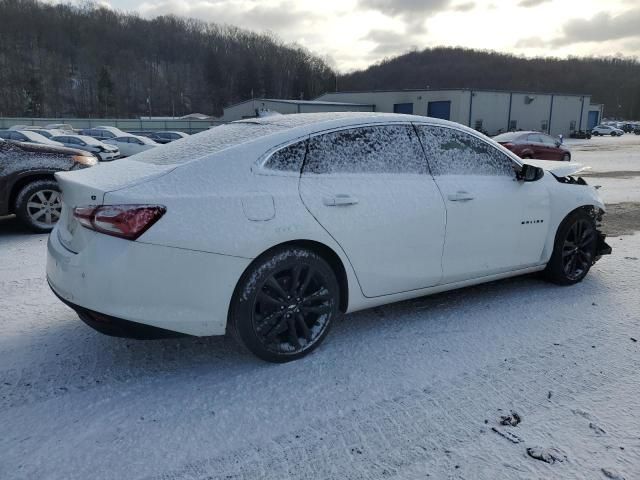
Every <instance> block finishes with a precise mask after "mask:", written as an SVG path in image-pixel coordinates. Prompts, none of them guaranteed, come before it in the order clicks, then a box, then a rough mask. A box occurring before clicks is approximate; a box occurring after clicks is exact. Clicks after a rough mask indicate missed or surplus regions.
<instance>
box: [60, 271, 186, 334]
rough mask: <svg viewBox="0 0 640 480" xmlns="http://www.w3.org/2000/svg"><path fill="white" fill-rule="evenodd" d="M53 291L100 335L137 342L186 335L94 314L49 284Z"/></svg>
mask: <svg viewBox="0 0 640 480" xmlns="http://www.w3.org/2000/svg"><path fill="white" fill-rule="evenodd" d="M49 287H50V288H51V291H52V292H53V293H54V295H55V296H56V297H58V298H59V299H60V301H61V302H62V303H64V304H65V305H67V306H68V307H69V308H71V309H72V310H75V312H76V313H77V314H78V317H80V320H82V321H83V322H84V323H86V324H87V325H89V326H90V327H91V328H93V329H94V330H97V331H98V332H100V333H103V334H105V335H109V336H110V337H121V338H135V339H136V340H155V339H160V338H178V337H182V336H185V334H182V333H178V332H173V331H171V330H165V329H163V328H158V327H152V326H150V325H144V324H142V323H137V322H130V321H129V320H124V319H122V318H116V317H112V316H110V315H105V314H103V313H98V312H94V311H92V310H89V309H87V308H84V307H81V306H79V305H75V304H73V303H71V302H69V301H67V300H65V299H64V298H62V297H61V296H60V295H58V293H57V292H56V291H55V289H54V288H53V287H52V286H51V283H49Z"/></svg>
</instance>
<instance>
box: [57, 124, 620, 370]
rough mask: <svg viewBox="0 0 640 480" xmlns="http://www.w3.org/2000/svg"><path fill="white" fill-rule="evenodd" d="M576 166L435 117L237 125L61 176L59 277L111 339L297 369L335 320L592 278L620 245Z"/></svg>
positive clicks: (62, 293)
mask: <svg viewBox="0 0 640 480" xmlns="http://www.w3.org/2000/svg"><path fill="white" fill-rule="evenodd" d="M579 170H580V167H579V165H577V164H574V163H566V162H562V163H558V162H553V161H542V160H530V161H527V162H526V163H524V161H523V160H521V159H520V158H518V157H517V156H516V155H514V154H513V153H511V152H510V151H509V150H507V149H505V148H503V147H501V146H500V145H499V144H497V143H495V142H494V141H492V140H490V139H488V138H487V137H485V136H483V135H481V134H479V133H477V132H475V131H473V130H471V129H469V128H466V127H463V126H461V125H458V124H455V123H451V122H447V121H444V120H438V119H432V118H427V117H418V116H409V115H399V114H378V113H323V114H298V115H287V116H271V117H266V118H260V119H248V120H242V121H238V122H233V123H230V124H227V125H222V126H219V127H216V128H214V129H211V130H207V131H205V132H203V133H200V134H198V135H194V136H191V137H189V138H186V139H183V140H178V141H176V142H173V143H170V144H168V145H166V146H165V147H163V148H156V149H152V150H148V151H146V152H142V153H140V154H138V155H136V156H135V157H133V158H131V159H129V160H123V161H119V162H114V163H109V164H100V165H99V166H97V167H94V168H91V169H87V170H83V171H78V172H73V173H59V174H57V175H56V177H57V179H58V181H59V183H60V185H61V188H62V191H63V210H62V219H61V221H60V222H58V224H57V226H56V228H55V229H54V231H53V232H52V234H51V235H50V237H49V242H48V262H47V278H48V281H49V284H50V285H51V288H52V289H53V291H54V292H55V293H56V294H57V295H58V297H60V299H61V300H62V301H64V302H65V303H67V304H68V305H69V306H71V307H72V308H73V309H74V310H75V311H76V312H77V313H78V315H79V317H80V318H81V319H82V320H83V321H84V322H86V323H87V324H89V325H90V326H92V327H94V328H95V329H97V330H99V331H101V332H103V333H106V334H110V335H115V336H128V337H134V338H153V337H163V336H172V335H175V334H187V335H196V336H206V335H221V334H224V333H225V332H227V331H228V332H230V333H232V334H233V335H234V336H235V337H236V338H237V339H239V340H240V341H241V343H243V344H244V345H245V346H246V347H247V348H248V349H249V350H250V351H252V352H253V353H254V354H256V355H257V356H259V357H261V358H262V359H265V360H268V361H274V362H284V361H288V360H293V359H296V358H299V357H301V356H303V355H305V354H307V353H309V352H310V351H312V350H313V349H314V348H316V347H317V346H318V345H319V344H320V343H321V342H322V341H323V339H324V338H325V337H326V335H327V333H328V332H329V329H330V327H331V324H332V323H333V322H334V320H335V318H336V316H337V315H339V313H340V312H352V311H356V310H361V309H364V308H368V307H374V306H377V305H382V304H387V303H390V302H396V301H399V300H405V299H409V298H413V297H419V296H424V295H429V294H432V293H436V292H441V291H445V290H452V289H455V288H460V287H465V286H469V285H474V284H478V283H483V282H489V281H493V280H496V279H501V278H506V277H512V276H516V275H522V274H527V273H531V272H540V271H542V272H544V274H545V275H546V277H547V278H548V279H549V280H551V281H553V282H555V283H557V284H560V285H569V284H574V283H576V282H579V281H581V280H582V279H583V278H584V277H585V275H587V272H588V271H589V269H590V267H591V266H592V264H593V263H594V262H595V261H596V260H598V259H599V258H600V256H601V255H603V254H606V253H609V252H610V250H611V249H610V248H609V247H608V246H607V244H606V243H605V241H604V235H603V234H602V233H601V232H600V231H599V221H600V219H601V216H602V214H603V211H604V205H603V203H602V200H601V199H600V198H599V196H598V195H597V193H596V190H595V189H594V188H592V187H590V186H588V185H587V184H586V183H585V182H584V180H582V179H581V178H579V177H575V176H574V174H575V173H577V172H578V171H579Z"/></svg>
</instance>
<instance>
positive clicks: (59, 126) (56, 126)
mask: <svg viewBox="0 0 640 480" xmlns="http://www.w3.org/2000/svg"><path fill="white" fill-rule="evenodd" d="M45 128H46V129H47V130H62V132H63V133H76V132H75V130H74V129H73V127H72V126H71V125H69V124H68V123H50V124H48V125H46V126H45Z"/></svg>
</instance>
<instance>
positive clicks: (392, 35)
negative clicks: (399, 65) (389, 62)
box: [361, 29, 418, 57]
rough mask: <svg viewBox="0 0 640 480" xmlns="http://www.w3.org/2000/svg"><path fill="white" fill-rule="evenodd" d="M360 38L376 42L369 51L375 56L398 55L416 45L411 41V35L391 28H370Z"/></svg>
mask: <svg viewBox="0 0 640 480" xmlns="http://www.w3.org/2000/svg"><path fill="white" fill-rule="evenodd" d="M361 40H368V41H370V42H373V43H375V44H376V46H375V47H374V48H373V49H372V50H371V51H370V53H371V54H372V55H374V56H376V57H380V56H384V57H388V56H391V55H398V54H400V53H404V52H406V51H408V50H416V49H417V48H418V47H417V45H415V44H413V43H411V37H408V36H407V35H405V34H403V33H398V32H394V31H391V30H378V29H374V30H371V31H370V32H369V33H368V34H367V35H365V36H364V37H362V38H361Z"/></svg>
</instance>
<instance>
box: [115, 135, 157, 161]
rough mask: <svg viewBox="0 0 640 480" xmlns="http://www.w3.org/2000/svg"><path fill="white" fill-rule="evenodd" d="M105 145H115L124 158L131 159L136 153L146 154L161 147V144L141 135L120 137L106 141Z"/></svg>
mask: <svg viewBox="0 0 640 480" xmlns="http://www.w3.org/2000/svg"><path fill="white" fill-rule="evenodd" d="M104 143H107V144H109V145H114V146H116V147H118V149H119V150H120V154H121V155H122V156H123V157H130V156H131V155H135V154H136V153H140V152H144V151H146V150H149V149H150V148H155V147H159V146H160V144H159V143H156V142H154V141H153V140H151V139H150V138H147V137H142V136H139V135H122V136H120V137H116V138H111V139H109V140H105V141H104Z"/></svg>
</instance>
